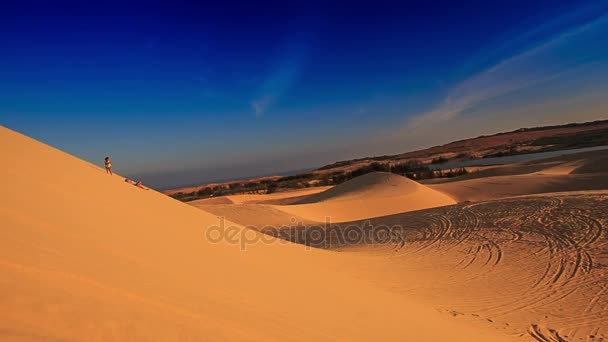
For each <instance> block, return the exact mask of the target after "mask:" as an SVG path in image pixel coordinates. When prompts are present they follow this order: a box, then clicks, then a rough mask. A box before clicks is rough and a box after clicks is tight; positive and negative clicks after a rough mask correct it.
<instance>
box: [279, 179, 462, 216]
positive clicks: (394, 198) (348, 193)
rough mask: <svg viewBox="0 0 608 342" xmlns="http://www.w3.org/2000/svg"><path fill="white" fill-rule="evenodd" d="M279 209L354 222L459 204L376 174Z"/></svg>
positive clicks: (415, 185) (407, 181) (418, 186)
mask: <svg viewBox="0 0 608 342" xmlns="http://www.w3.org/2000/svg"><path fill="white" fill-rule="evenodd" d="M297 203H298V204H295V205H284V206H275V208H276V209H278V210H282V211H284V212H286V213H289V214H291V215H294V216H295V217H301V218H304V219H306V220H309V221H316V222H325V221H327V220H328V219H329V220H330V221H332V222H346V221H354V220H360V219H365V218H371V217H378V216H385V215H392V214H397V213H403V212H407V211H413V210H420V209H426V208H433V207H439V206H444V205H450V204H455V203H456V201H454V200H453V199H452V198H451V197H449V196H448V195H445V194H443V193H441V192H439V191H437V190H433V189H431V188H429V187H427V186H425V185H422V184H419V183H417V182H415V181H413V180H410V179H408V178H405V177H402V176H399V175H395V174H391V173H387V172H373V173H368V174H365V175H363V176H361V177H357V178H354V179H352V180H350V181H348V182H345V183H343V184H340V185H337V186H335V187H333V188H331V189H329V190H326V191H324V192H322V193H319V194H316V195H311V196H309V197H307V198H305V199H304V200H302V201H299V202H297Z"/></svg>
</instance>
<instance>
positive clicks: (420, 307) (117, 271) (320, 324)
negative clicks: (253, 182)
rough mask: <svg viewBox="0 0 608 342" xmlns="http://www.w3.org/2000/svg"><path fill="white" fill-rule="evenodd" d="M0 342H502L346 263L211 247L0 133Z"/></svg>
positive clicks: (189, 224) (113, 186)
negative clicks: (0, 152) (0, 153)
mask: <svg viewBox="0 0 608 342" xmlns="http://www.w3.org/2000/svg"><path fill="white" fill-rule="evenodd" d="M0 146H2V150H3V161H4V165H5V167H4V168H3V169H2V174H1V176H0V179H2V189H3V191H2V196H1V197H0V201H1V205H0V218H1V222H2V229H1V230H0V235H1V236H0V272H1V274H2V276H1V277H0V293H2V294H3V295H2V296H0V307H1V308H2V310H0V340H11V341H32V340H70V341H112V340H115V341H139V340H146V341H151V340H157V341H176V340H182V341H189V340H190V341H201V340H213V341H216V340H263V341H269V340H280V341H286V340H290V341H297V340H340V341H357V340H361V341H369V340H406V341H440V340H450V341H509V340H515V339H516V338H515V337H514V336H510V335H506V334H503V333H502V332H500V331H499V330H497V329H496V328H495V327H493V326H492V325H491V324H488V323H487V322H477V321H476V320H462V319H453V318H452V317H451V316H450V315H445V314H441V313H439V312H437V311H436V310H435V309H433V308H432V307H429V306H427V305H426V303H423V302H420V301H418V300H417V299H416V298H415V297H408V296H406V295H403V294H400V293H396V292H393V291H388V290H386V289H384V288H383V287H382V286H379V284H378V282H380V283H382V282H383V281H382V278H376V279H374V280H370V279H366V278H364V277H361V276H360V273H358V272H359V271H353V270H347V267H345V266H346V265H353V264H354V263H353V257H352V256H349V255H348V254H344V253H335V252H329V251H322V250H315V249H313V250H309V249H306V248H305V247H304V246H301V245H296V244H290V243H280V241H278V240H274V239H271V238H269V237H268V236H262V235H259V233H256V232H255V231H251V230H245V229H243V228H242V227H240V226H237V225H234V232H235V234H236V235H238V236H241V235H243V234H247V235H246V236H248V237H249V238H254V237H257V238H262V237H264V239H265V243H263V242H259V241H258V242H257V243H250V244H248V245H247V251H246V252H243V251H242V250H241V248H240V246H239V244H238V243H236V244H232V243H229V242H228V241H226V240H225V239H224V240H221V241H219V242H217V243H214V242H213V241H212V239H211V238H212V237H213V236H207V235H208V233H209V232H210V230H211V229H212V228H211V226H212V225H214V224H217V218H216V217H215V216H213V215H211V214H208V213H206V212H204V211H201V210H198V209H196V208H194V207H191V206H188V205H186V204H184V203H180V202H178V201H175V200H173V199H171V198H169V197H167V196H165V195H162V194H160V193H157V192H155V191H143V190H141V189H139V188H137V187H133V186H131V185H128V184H126V183H125V182H123V179H122V177H119V176H116V175H115V176H113V177H111V176H107V175H106V174H105V171H103V170H101V169H100V168H99V167H97V166H95V165H92V164H89V163H86V162H83V161H81V160H79V159H77V158H74V157H72V156H70V155H67V154H65V153H63V152H61V151H58V150H56V149H53V148H51V147H49V146H46V145H44V144H41V143H39V142H37V141H35V140H32V139H29V138H27V137H25V136H22V135H20V134H17V133H15V132H12V131H10V130H8V129H6V128H3V127H2V128H0Z"/></svg>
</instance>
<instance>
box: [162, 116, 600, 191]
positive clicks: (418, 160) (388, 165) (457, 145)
mask: <svg viewBox="0 0 608 342" xmlns="http://www.w3.org/2000/svg"><path fill="white" fill-rule="evenodd" d="M602 145H608V120H599V121H593V122H585V123H569V124H565V125H555V126H543V127H532V128H520V129H517V130H514V131H510V132H503V133H497V134H493V135H487V136H485V135H482V136H479V137H476V138H470V139H464V140H458V141H454V142H451V143H448V144H445V145H438V146H433V147H430V148H427V149H422V150H417V151H411V152H406V153H401V154H396V155H383V156H374V157H365V158H358V159H351V160H344V161H338V162H335V163H332V164H329V165H325V166H323V167H321V168H318V169H316V170H313V171H310V172H305V173H301V174H298V175H293V176H285V177H281V176H267V177H261V178H260V177H259V178H256V179H250V180H239V181H231V182H225V183H214V184H203V185H200V186H193V187H188V188H181V189H173V190H167V191H164V193H165V194H167V195H170V196H172V197H175V198H177V199H180V200H184V201H189V200H194V199H199V198H207V197H217V196H222V195H230V194H237V193H270V192H275V191H285V190H290V189H298V188H304V187H313V186H327V185H337V184H340V183H343V182H345V181H348V180H349V179H352V178H354V177H357V176H360V175H363V174H366V173H369V172H375V171H384V172H392V173H396V174H400V175H403V176H406V177H409V178H412V179H416V180H420V179H426V178H436V177H454V176H457V175H460V174H463V173H466V170H465V169H464V168H461V169H458V170H449V171H445V172H444V171H434V170H432V169H431V168H430V167H429V166H430V165H431V164H434V165H433V166H435V167H434V168H433V169H435V168H437V167H436V166H440V165H441V164H442V163H445V162H447V161H465V160H475V159H483V158H489V157H502V156H510V155H518V154H527V153H540V152H548V151H558V150H567V149H575V148H583V147H592V146H602Z"/></svg>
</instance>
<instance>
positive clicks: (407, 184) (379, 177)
mask: <svg viewBox="0 0 608 342" xmlns="http://www.w3.org/2000/svg"><path fill="white" fill-rule="evenodd" d="M421 187H424V186H423V185H420V184H418V183H416V182H415V181H413V180H410V179H408V178H406V177H402V176H399V175H396V174H393V173H388V172H372V173H368V174H365V175H363V176H360V177H357V178H354V179H351V180H349V181H347V182H344V183H342V184H339V185H336V186H335V187H333V188H330V189H328V190H326V191H323V192H321V193H318V194H316V195H312V196H309V197H308V198H306V199H303V200H301V201H298V202H297V203H296V204H307V203H318V202H325V201H345V200H353V199H362V198H365V199H371V198H377V197H383V198H386V197H396V196H403V195H409V194H413V193H415V192H416V191H418V190H419V189H420V188H421Z"/></svg>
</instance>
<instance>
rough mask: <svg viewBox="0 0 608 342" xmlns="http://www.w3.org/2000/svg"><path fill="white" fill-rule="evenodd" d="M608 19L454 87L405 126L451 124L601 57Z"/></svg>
mask: <svg viewBox="0 0 608 342" xmlns="http://www.w3.org/2000/svg"><path fill="white" fill-rule="evenodd" d="M607 32H608V16H606V15H604V16H602V17H600V18H599V19H596V20H593V21H591V22H589V23H586V24H584V25H580V26H578V27H576V28H574V29H570V30H568V31H566V32H562V33H561V34H559V35H557V36H555V37H554V38H552V39H550V40H548V41H545V42H543V43H541V44H540V45H537V46H536V47H534V48H531V49H529V50H527V51H525V52H523V53H520V54H518V55H515V56H513V57H510V58H508V59H505V60H503V61H502V62H500V63H498V64H496V65H495V66H493V67H491V68H489V69H486V70H485V71H482V72H480V73H478V74H475V75H473V76H472V77H470V78H468V79H466V80H464V81H462V82H460V83H459V84H457V85H456V86H455V87H453V88H452V89H451V90H450V91H449V92H448V94H447V96H446V97H445V98H444V99H443V100H442V102H441V103H440V104H439V105H438V106H437V107H436V108H434V109H433V110H431V111H428V112H424V113H421V114H418V115H416V116H414V117H412V118H411V119H409V120H408V121H407V123H406V128H407V129H420V128H424V127H433V126H436V125H440V124H445V123H449V122H450V121H452V120H455V119H457V118H459V117H461V116H462V115H463V114H464V113H466V112H467V111H468V110H471V109H474V108H476V107H477V106H480V105H482V104H484V103H485V102H487V101H491V100H492V99H495V98H498V97H501V96H504V95H508V94H511V93H514V92H516V91H519V90H523V89H526V88H528V87H532V86H534V85H539V84H542V83H544V82H548V81H550V80H552V79H555V78H557V77H559V76H560V75H562V74H564V73H566V72H569V71H572V70H574V69H575V68H578V67H580V66H581V65H585V64H587V63H592V62H594V61H596V60H598V58H602V52H601V51H596V49H594V45H595V44H601V42H604V44H605V43H606V38H605V37H606V33H607Z"/></svg>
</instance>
